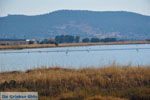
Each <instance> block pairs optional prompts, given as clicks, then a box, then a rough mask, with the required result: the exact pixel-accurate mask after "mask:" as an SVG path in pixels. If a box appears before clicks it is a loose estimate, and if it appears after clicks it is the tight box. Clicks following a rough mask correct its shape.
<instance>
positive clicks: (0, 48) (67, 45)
mask: <svg viewBox="0 0 150 100" xmlns="http://www.w3.org/2000/svg"><path fill="white" fill-rule="evenodd" d="M127 44H150V41H121V42H98V43H62V44H59V45H58V46H56V45H55V44H30V45H0V50H10V49H17V50H19V49H32V48H55V47H77V46H94V45H127Z"/></svg>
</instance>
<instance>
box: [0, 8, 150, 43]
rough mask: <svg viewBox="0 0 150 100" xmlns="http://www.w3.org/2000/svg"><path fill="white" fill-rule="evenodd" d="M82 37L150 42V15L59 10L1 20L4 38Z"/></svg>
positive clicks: (0, 27)
mask: <svg viewBox="0 0 150 100" xmlns="http://www.w3.org/2000/svg"><path fill="white" fill-rule="evenodd" d="M60 34H64V35H66V34H69V35H78V36H80V37H99V38H105V37H116V38H120V39H133V40H136V39H137V40H144V39H150V16H144V15H140V14H137V13H132V12H125V11H104V12H98V11H82V10H59V11H55V12H51V13H48V14H44V15H37V16H25V15H8V16H7V17H0V38H6V39H7V38H9V39H10V38H11V39H24V38H35V39H42V38H52V37H55V36H56V35H60Z"/></svg>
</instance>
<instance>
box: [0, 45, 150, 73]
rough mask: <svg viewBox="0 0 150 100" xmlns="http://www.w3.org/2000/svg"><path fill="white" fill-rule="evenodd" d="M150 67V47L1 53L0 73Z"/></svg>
mask: <svg viewBox="0 0 150 100" xmlns="http://www.w3.org/2000/svg"><path fill="white" fill-rule="evenodd" d="M114 61H115V62H117V63H118V64H121V65H127V64H129V63H132V64H133V65H136V66H138V65H150V44H138V45H137V44H136V45H103V46H81V47H59V48H40V49H24V50H5V51H4V50H3V51H0V68H1V69H0V70H1V71H5V70H27V69H30V68H36V67H41V66H63V67H73V68H79V67H89V66H94V67H101V66H104V65H109V64H111V63H113V62H114Z"/></svg>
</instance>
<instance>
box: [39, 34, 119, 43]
mask: <svg viewBox="0 0 150 100" xmlns="http://www.w3.org/2000/svg"><path fill="white" fill-rule="evenodd" d="M116 41H117V39H116V38H104V39H99V38H82V39H81V38H80V36H72V35H58V36H56V37H55V39H44V40H43V41H41V44H53V43H57V44H58V43H79V42H83V43H91V42H92V43H96V42H116Z"/></svg>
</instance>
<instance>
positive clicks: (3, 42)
mask: <svg viewBox="0 0 150 100" xmlns="http://www.w3.org/2000/svg"><path fill="white" fill-rule="evenodd" d="M23 44H27V41H26V40H25V39H0V45H23Z"/></svg>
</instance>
